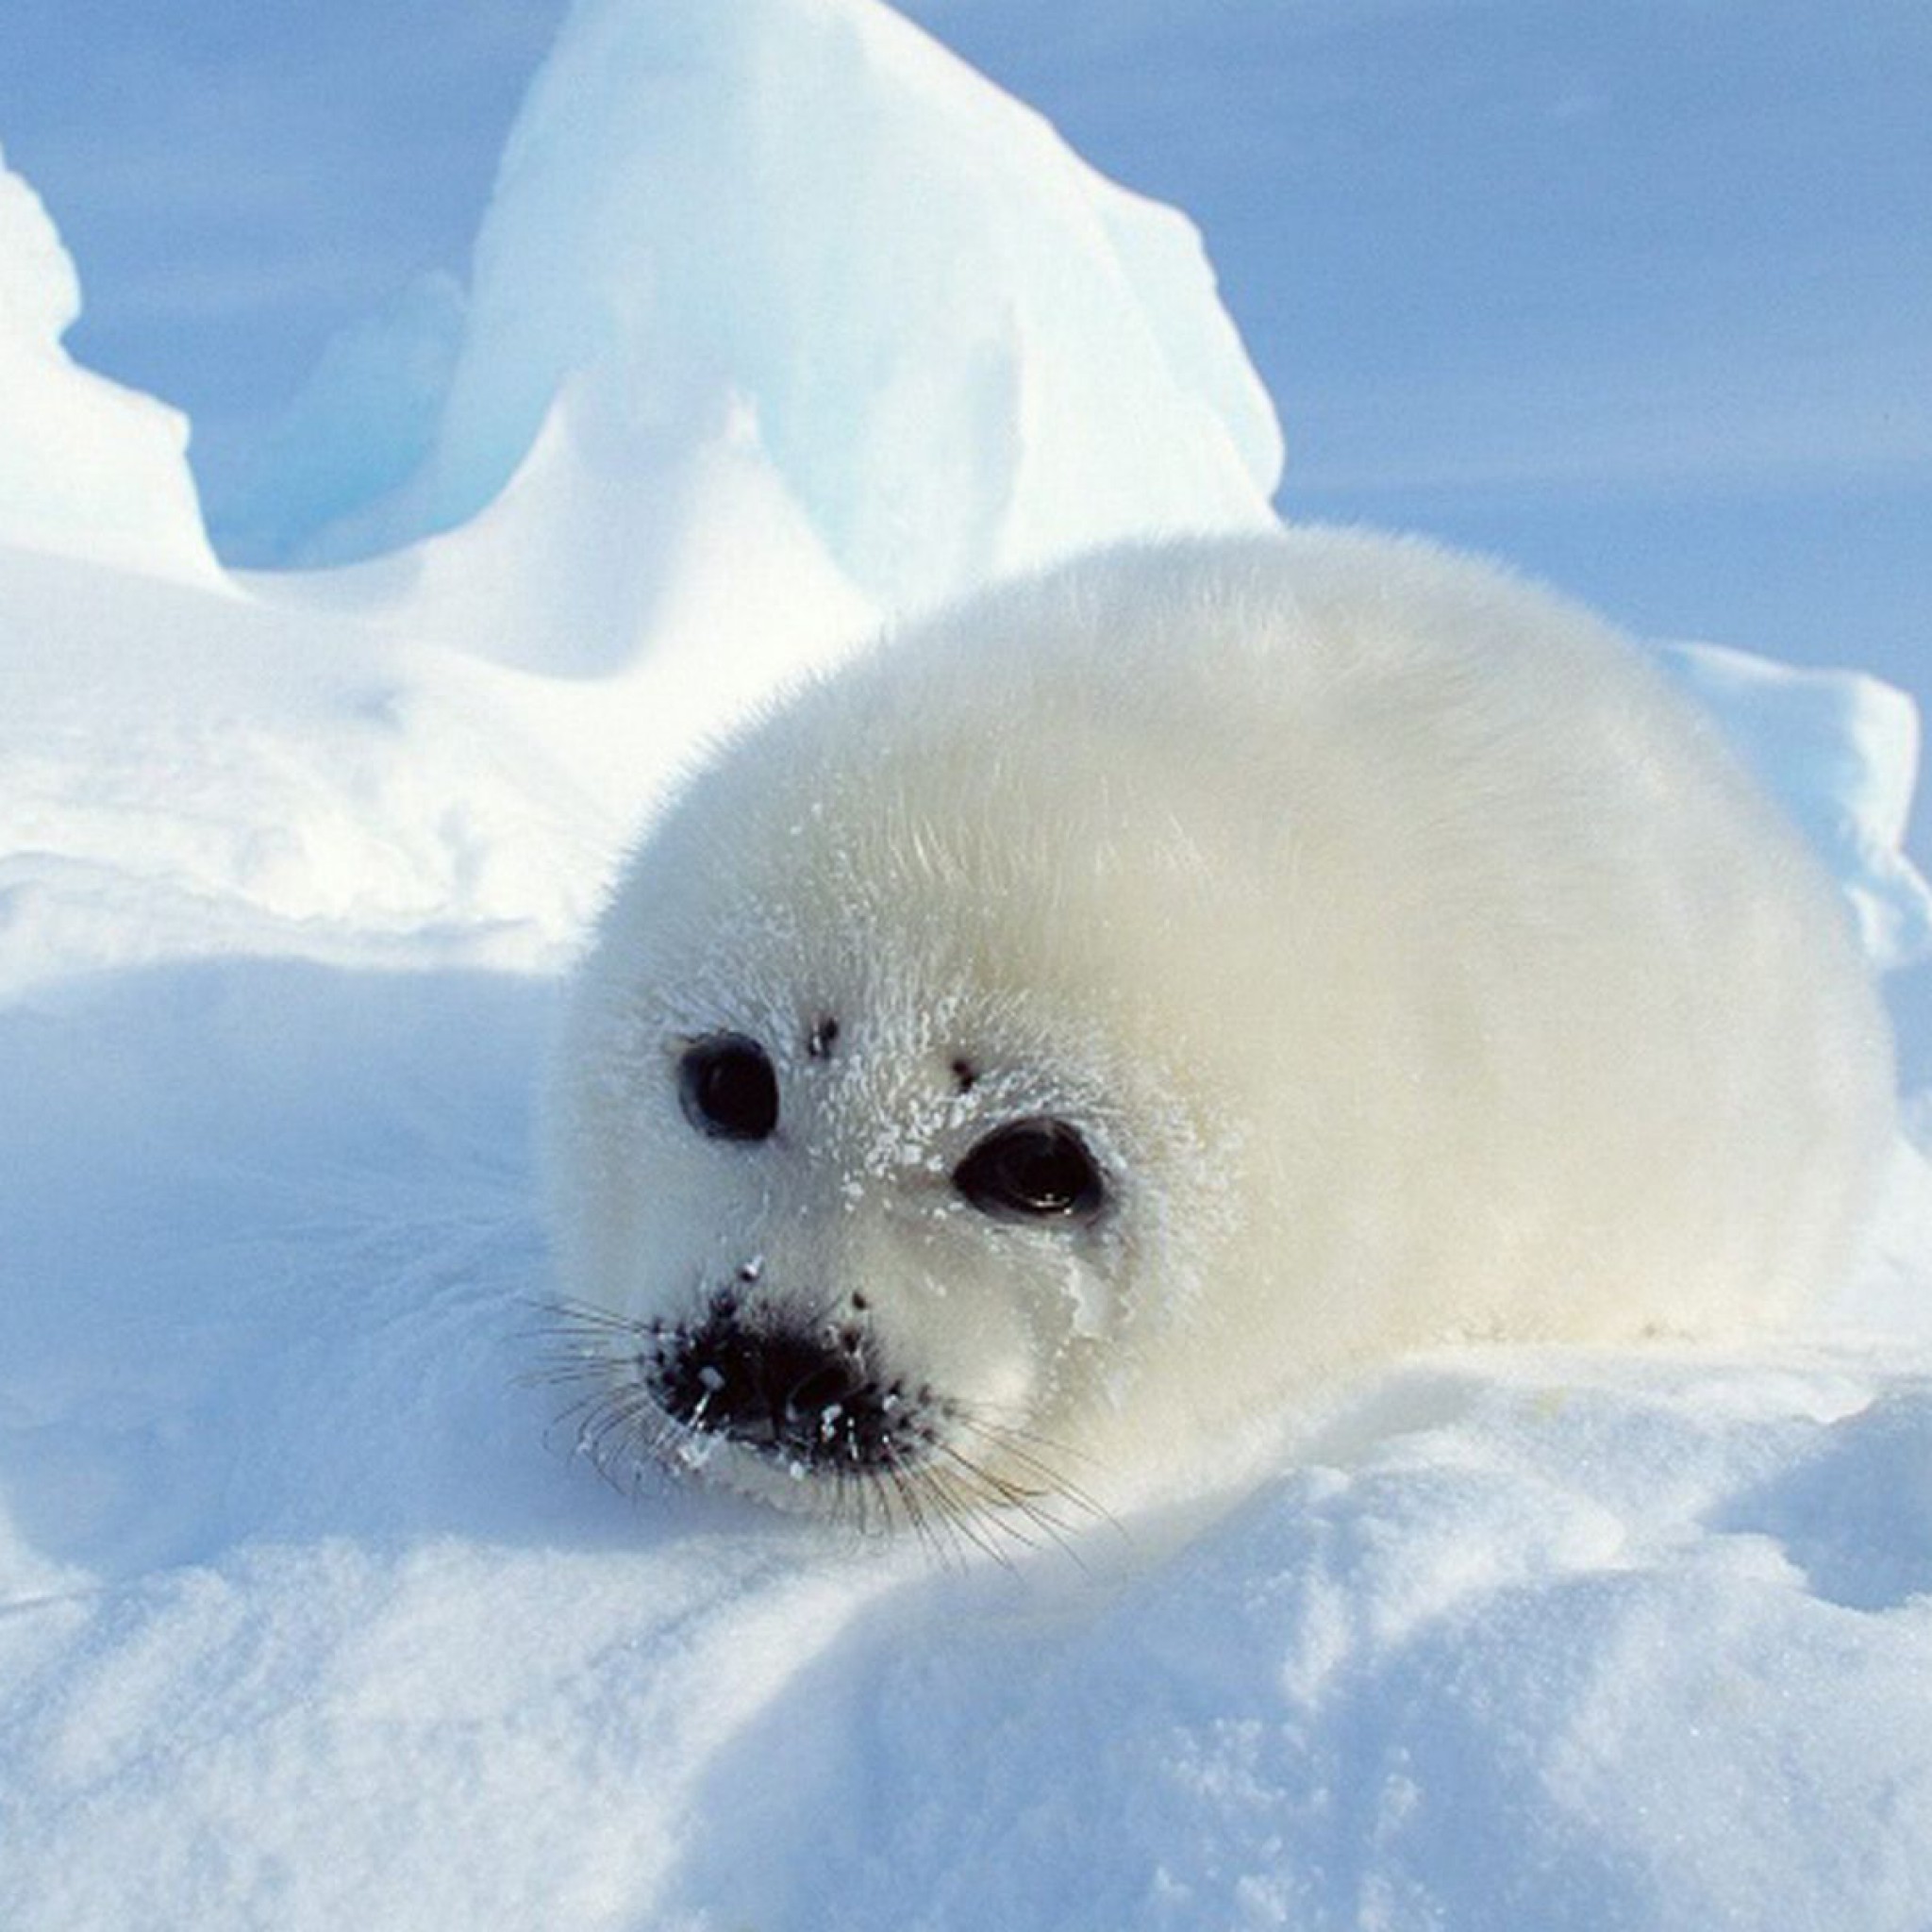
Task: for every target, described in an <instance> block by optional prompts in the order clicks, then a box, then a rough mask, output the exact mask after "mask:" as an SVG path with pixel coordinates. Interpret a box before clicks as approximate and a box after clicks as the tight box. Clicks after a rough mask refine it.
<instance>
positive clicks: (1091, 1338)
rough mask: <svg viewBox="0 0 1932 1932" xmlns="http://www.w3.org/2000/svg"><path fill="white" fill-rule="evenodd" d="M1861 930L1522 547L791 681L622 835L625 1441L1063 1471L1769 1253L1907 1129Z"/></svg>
mask: <svg viewBox="0 0 1932 1932" xmlns="http://www.w3.org/2000/svg"><path fill="white" fill-rule="evenodd" d="M1842 927H1843V922H1842V920H1841V918H1840V915H1839V913H1838V912H1837V910H1836V908H1835V907H1834V906H1833V903H1832V900H1831V895H1830V891H1829V888H1828V886H1826V885H1824V884H1823V883H1822V882H1821V881H1820V880H1819V879H1818V878H1817V877H1816V876H1815V875H1814V874H1813V873H1812V871H1811V869H1810V868H1809V866H1808V863H1807V861H1806V859H1805V858H1804V857H1803V856H1802V854H1800V853H1799V852H1798V851H1797V850H1796V849H1795V846H1794V843H1793V841H1791V840H1790V839H1789V838H1788V837H1787V836H1786V835H1785V833H1784V832H1783V830H1782V829H1781V827H1779V826H1778V825H1777V824H1775V823H1774V821H1773V820H1772V818H1771V816H1770V814H1769V813H1768V812H1767V811H1766V810H1765V809H1764V808H1762V807H1761V805H1760V804H1759V803H1758V801H1757V799H1756V797H1755V795H1753V794H1752V793H1751V791H1749V788H1748V787H1747V786H1745V785H1744V783H1743V782H1742V781H1741V780H1740V778H1739V777H1738V775H1737V774H1736V773H1735V772H1734V771H1733V770H1732V769H1731V768H1730V766H1729V765H1728V763H1727V762H1726V761H1725V760H1724V757H1723V755H1722V754H1721V753H1720V752H1718V751H1717V750H1716V749H1715V748H1714V747H1712V746H1711V745H1710V744H1709V742H1708V741H1707V737H1706V735H1705V734H1704V733H1703V732H1702V731H1701V730H1700V729H1699V728H1698V727H1697V726H1696V725H1695V724H1693V723H1692V722H1691V721H1690V720H1689V719H1687V718H1686V717H1685V716H1684V715H1683V714H1682V713H1681V712H1680V711H1679V709H1678V708H1677V707H1676V704H1675V702H1674V700H1673V699H1672V698H1671V697H1670V696H1669V695H1668V693H1666V692H1665V691H1662V690H1661V689H1660V688H1659V687H1658V686H1657V683H1656V681H1655V680H1654V678H1653V677H1652V676H1651V675H1649V674H1648V673H1647V671H1646V670H1645V669H1644V668H1643V667H1641V666H1640V665H1638V664H1636V663H1634V662H1633V661H1632V660H1631V657H1630V654H1629V653H1628V652H1627V651H1626V650H1625V649H1624V647H1623V646H1622V645H1621V643H1620V642H1619V641H1617V640H1616V639H1615V638H1614V637H1613V636H1611V635H1610V634H1608V633H1607V632H1605V631H1604V630H1603V628H1602V627H1601V626H1599V625H1596V624H1595V623H1594V622H1593V621H1592V620H1591V619H1589V618H1588V617H1587V616H1585V615H1584V614H1582V613H1580V612H1577V611H1575V610H1574V609H1572V608H1570V607H1567V606H1564V605H1561V604H1559V603H1557V601H1556V600H1554V599H1551V598H1549V597H1547V596H1545V595H1543V594H1542V593H1541V592H1537V591H1532V590H1529V589H1527V588H1525V587H1523V586H1520V585H1517V584H1516V583H1514V582H1513V581H1511V580H1508V579H1506V578H1503V577H1500V576H1499V575H1496V574H1494V573H1492V572H1491V571H1489V570H1487V569H1484V568H1482V567H1479V566H1476V565H1474V564H1471V563H1468V562H1466V561H1464V560H1461V559H1457V558H1448V557H1444V556H1443V555H1441V553H1438V552H1435V551H1432V550H1430V549H1428V548H1426V547H1425V546H1421V545H1414V544H1402V543H1396V542H1391V541H1385V540H1375V539H1371V538H1366V537H1359V536H1338V535H1334V534H1332V533H1314V534H1307V533H1304V534H1300V535H1297V536H1293V537H1282V538H1278V539H1263V540H1240V541H1225V542H1214V543H1201V544H1186V545H1177V546H1164V547H1155V548H1147V549H1139V550H1129V551H1124V552H1119V553H1114V554H1112V555H1109V556H1103V557H1099V558H1092V559H1089V560H1087V561H1086V562H1084V563H1078V564H1075V565H1074V566H1071V567H1069V568H1066V569H1064V570H1061V571H1059V572H1057V573H1053V574H1049V575H1046V576H1044V577H1042V578H1040V579H1037V580H1034V581H1031V582H1028V583H1025V584H1022V585H1019V586H1016V587H1013V588H1010V589H1008V590H1006V591H999V592H996V593H994V594H993V595H991V597H988V598H985V599H982V600H980V601H979V602H977V603H975V604H974V605H972V606H969V607H967V608H963V609H961V610H959V611H957V612H955V613H953V614H952V615H950V616H947V617H944V618H941V619H940V620H938V621H936V622H934V623H932V624H930V625H926V626H924V628H923V629H921V630H918V631H916V632H914V633H911V634H908V635H907V636H905V637H902V638H899V639H896V640H893V641H889V642H888V643H886V644H885V645H883V646H881V647H880V648H878V649H877V650H875V651H874V653H873V654H872V655H870V656H869V657H867V658H863V659H861V660H859V661H858V662H857V663H855V664H853V665H851V666H849V667H847V668H846V669H844V670H842V671H841V672H839V673H838V674H836V675H832V676H831V677H829V678H826V679H824V680H822V681H820V682H818V683H816V684H814V685H811V686H808V687H807V688H806V689H804V690H803V691H799V692H797V693H796V694H794V695H793V696H792V697H791V699H790V700H789V701H788V702H786V703H785V704H784V705H782V706H780V707H779V708H775V709H774V710H773V711H772V712H771V713H770V714H769V715H767V716H766V717H764V718H763V719H761V720H759V721H758V722H756V723H755V724H752V725H751V726H750V727H749V728H748V729H746V730H745V731H744V732H743V733H742V734H741V735H740V736H739V737H738V738H737V739H736V740H735V741H733V742H731V743H729V744H728V745H727V746H725V747H724V750H723V752H722V753H721V754H720V755H719V756H718V757H716V758H713V759H712V760H711V761H710V762H709V763H708V765H707V766H705V767H704V768H703V769H702V770H701V771H700V772H699V773H698V774H696V775H695V776H694V777H693V778H692V779H691V782H690V783H689V784H688V785H687V786H686V787H685V788H684V789H683V791H681V792H680V793H679V794H678V795H677V796H676V797H675V799H674V800H673V802H672V803H671V805H670V806H669V807H668V808H666V809H665V810H664V811H663V812H662V813H661V814H660V815H659V817H658V822H657V823H656V824H655V825H654V826H653V828H652V829H651V830H650V832H649V834H648V835H647V837H646V838H645V840H644V841H643V843H642V845H641V848H640V850H639V851H638V852H637V854H636V855H635V857H634V858H633V859H632V860H631V862H630V864H629V866H628V868H627V870H626V872H625V874H624V876H623V878H622V880H621V882H620V884H619V886H618V889H617V891H616V892H615V895H614V897H613V899H612V901H611V904H610V907H609V908H608V913H607V915H606V917H605V919H604V921H603V924H602V925H601V927H600V929H599V932H598V935H597V938H596V941H595V943H594V945H593V947H592V949H591V953H590V955H589V957H588V958H587V959H586V961H585V963H584V966H583V967H582V969H581V972H580V974H579V976H578V979H577V982H576V985H575V989H574V992H573V997H572V1001H571V1005H570V1008H569V1013H568V1019H567V1024H566V1027H565V1032H564V1040H563V1045H562V1050H561V1053H560V1055H559V1058H558V1069H557V1077H556V1080H555V1082H554V1091H553V1105H552V1107H551V1109H550V1114H551V1132H550V1152H551V1159H550V1168H551V1179H552V1192H553V1199H554V1203H555V1208H556V1215H555V1220H556V1226H557V1235H558V1259H559V1269H560V1275H561V1286H562V1291H563V1295H564V1298H565V1307H566V1308H567V1309H568V1311H569V1312H568V1314H567V1316H566V1325H567V1327H568V1330H569V1333H570V1336H571V1339H572V1341H571V1345H572V1348H573V1349H574V1351H575V1356H574V1361H573V1364H572V1366H573V1367H574V1368H575V1370H576V1371H579V1372H581V1373H582V1374H584V1375H585V1376H586V1377H587V1378H588V1388H587V1391H586V1405H587V1406H586V1410H585V1416H586V1421H585V1440H586V1441H587V1442H588V1443H589V1444H590V1445H591V1447H592V1448H593V1449H595V1450H596V1451H597V1453H598V1454H599V1455H600V1457H603V1458H604V1459H605V1460H606V1461H607V1463H620V1464H621V1463H623V1462H625V1461H626V1460H628V1459H630V1458H633V1457H635V1458H637V1459H638V1460H640V1461H648V1460H651V1459H654V1458H656V1459H661V1460H665V1461H669V1462H670V1463H672V1464H674V1465H685V1466H689V1467H693V1468H701V1469H702V1470H703V1471H704V1472H705V1473H706V1474H708V1475H709V1476H712V1477H716V1478H719V1479H722V1480H724V1481H725V1482H728V1483H729V1484H731V1485H733V1486H735V1487H737V1488H739V1489H741V1490H745V1491H751V1492H753V1493H755V1494H758V1495H760V1496H764V1497H768V1498H770V1499H773V1500H774V1501H777V1502H780V1503H784V1504H788V1505H795V1506H799V1507H808V1508H811V1509H815V1510H819V1511H822V1512H824V1513H829V1514H834V1515H840V1516H843V1517H845V1518H848V1519H850V1520H852V1521H855V1522H858V1523H860V1524H887V1523H896V1522H911V1523H913V1524H920V1523H925V1524H960V1525H962V1526H967V1527H973V1526H976V1525H977V1524H979V1523H980V1522H981V1521H983V1520H985V1519H986V1518H987V1517H988V1514H989V1512H991V1513H993V1514H995V1515H996V1514H997V1513H998V1512H999V1511H1000V1510H1001V1508H1002V1507H1003V1506H1010V1508H1011V1509H1014V1510H1017V1511H1018V1512H1019V1515H1020V1521H1021V1525H1022V1527H1024V1517H1025V1515H1026V1513H1027V1512H1036V1513H1037V1514H1039V1515H1040V1516H1041V1518H1042V1519H1044V1520H1047V1521H1052V1520H1055V1519H1056V1517H1057V1515H1058V1509H1059V1507H1060V1503H1061V1502H1062V1501H1063V1500H1064V1499H1065V1498H1067V1497H1068V1496H1069V1495H1071V1494H1073V1493H1074V1492H1075V1491H1078V1490H1079V1489H1081V1488H1082V1487H1086V1488H1094V1487H1098V1488H1100V1489H1102V1490H1103V1491H1106V1492H1107V1493H1108V1499H1109V1500H1113V1499H1114V1498H1115V1497H1117V1496H1119V1495H1121V1494H1123V1493H1125V1492H1127V1491H1131V1490H1132V1488H1133V1486H1134V1483H1135V1482H1136V1480H1138V1479H1141V1478H1146V1477H1150V1476H1153V1475H1157V1474H1158V1473H1159V1472H1160V1471H1162V1470H1163V1469H1165V1468H1168V1467H1172V1466H1180V1465H1184V1464H1186V1463H1187V1462H1189V1461H1190V1460H1191V1459H1196V1458H1199V1457H1202V1456H1204V1455H1205V1456H1207V1457H1209V1458H1210V1459H1211V1458H1212V1457H1216V1456H1219V1455H1222V1454H1223V1453H1224V1450H1225V1448H1226V1446H1227V1445H1228V1444H1229V1443H1230V1442H1231V1441H1232V1440H1233V1439H1234V1437H1235V1436H1236V1434H1237V1433H1238V1432H1239V1431H1240V1430H1241V1429H1242V1428H1244V1427H1247V1426H1249V1425H1255V1424H1263V1423H1265V1422H1266V1421H1267V1420H1268V1419H1270V1418H1272V1417H1275V1416H1278V1415H1279V1414H1280V1413H1281V1412H1282V1410H1283V1408H1284V1407H1285V1406H1286V1404H1287V1403H1288V1401H1289V1399H1290V1398H1291V1395H1292V1394H1293V1393H1294V1392H1295V1391H1305V1390H1307V1389H1308V1388H1309V1387H1311V1386H1314V1385H1317V1384H1320V1383H1321V1382H1323V1381H1324V1380H1332V1379H1333V1378H1334V1377H1335V1376H1336V1374H1338V1372H1340V1371H1341V1370H1343V1369H1345V1368H1346V1367H1348V1366H1349V1365H1351V1364H1354V1363H1356V1362H1358V1361H1361V1360H1363V1359H1366V1358H1370V1357H1374V1356H1375V1355H1378V1354H1381V1353H1386V1352H1388V1351H1389V1350H1391V1349H1392V1348H1394V1347H1396V1346H1399V1345H1402V1344H1404V1343H1407V1342H1411V1341H1422V1340H1434V1339H1441V1338H1444V1337H1449V1336H1456V1335H1463V1334H1470V1333H1476V1334H1484V1335H1492V1334H1499V1333H1501V1334H1530V1335H1566V1336H1568V1335H1588V1334H1601V1333H1617V1332H1630V1331H1634V1330H1635V1329H1637V1328H1639V1327H1641V1326H1643V1325H1645V1324H1656V1323H1658V1322H1669V1323H1673V1324H1676V1323H1679V1322H1687V1323H1688V1322H1694V1321H1697V1320H1700V1319H1707V1318H1708V1317H1710V1316H1712V1315H1714V1314H1720V1313H1734V1312H1736V1311H1737V1310H1738V1309H1739V1308H1740V1307H1741V1306H1744V1305H1747V1304H1750V1303H1752V1302H1754V1301H1757V1300H1774V1299H1776V1298H1777V1296H1778V1295H1779V1294H1780V1293H1781V1292H1783V1291H1790V1290H1792V1289H1795V1288H1798V1287H1802V1286H1804V1285H1806V1284H1807V1283H1808V1282H1809V1281H1811V1280H1813V1279H1815V1277H1816V1275H1817V1274H1818V1273H1819V1272H1820V1271H1821V1270H1822V1269H1823V1268H1824V1267H1826V1266H1828V1265H1829V1264H1830V1261H1831V1258H1832V1257H1834V1256H1835V1255H1836V1254H1837V1252H1838V1250H1839V1245H1840V1241H1841V1238H1842V1236H1843V1233H1844V1229H1845V1226H1846V1224H1847V1220H1848V1217H1849V1216H1850V1214H1851V1212H1852V1211H1853V1208H1854V1207H1855V1205H1856V1197H1857V1192H1858V1189H1859V1187H1860V1185H1861V1183H1862V1177H1863V1175H1864V1174H1865V1173H1866V1171H1867V1170H1868V1169H1869V1167H1870V1165H1871V1162H1872V1159H1873V1158H1874V1149H1875V1148H1876V1147H1877V1146H1878V1145H1879V1144H1881V1143H1882V1140H1883V1133H1884V1120H1885V1100H1884V1094H1885V1091H1886V1060H1885V1048H1884V1036H1883V1029H1882V1026H1881V1025H1880V1024H1879V1023H1878V1021H1877V1019H1876V1013H1875V1008H1874V1005H1873V1002H1872V999H1871V995H1870V993H1869V991H1867V990H1866V988H1865V987H1864V984H1863V981H1862V977H1861V974H1860V973H1859V970H1858V966H1857V960H1856V958H1855V957H1854V955H1853V951H1852V948H1851V946H1850V944H1849V941H1847V939H1846V937H1845V934H1844V931H1843V929H1842ZM1123 1485H1124V1489H1123V1487H1122V1486H1123Z"/></svg>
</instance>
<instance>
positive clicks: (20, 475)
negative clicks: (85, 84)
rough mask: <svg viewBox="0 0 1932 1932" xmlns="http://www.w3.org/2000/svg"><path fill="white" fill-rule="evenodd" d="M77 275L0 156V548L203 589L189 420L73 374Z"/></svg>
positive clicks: (210, 561) (38, 206)
mask: <svg viewBox="0 0 1932 1932" xmlns="http://www.w3.org/2000/svg"><path fill="white" fill-rule="evenodd" d="M79 314H80V278H79V276H78V275H76V274H75V268H74V262H73V259H72V258H71V257H70V256H69V255H68V253H67V250H66V249H65V248H64V247H63V246H62V245H61V242H60V237H59V235H58V232H57V231H56V229H55V226H54V224H53V222H52V220H51V219H50V218H49V217H48V214H47V211H46V209H45V208H43V207H42V203H41V199H40V196H39V195H37V194H36V193H35V192H34V191H33V190H32V189H31V188H29V187H28V186H27V184H26V183H25V181H24V180H22V179H21V177H20V176H19V175H16V174H14V173H12V172H11V171H10V170H9V169H8V166H7V163H6V157H5V155H4V153H0V543H11V544H13V545H15V546H17V547H19V548H21V549H25V550H39V551H45V552H52V553H55V554H57V555H60V556H66V557H78V558H94V559H96V560H98V561H100V562H103V563H109V564H114V565H118V566H120V567H122V568H124V569H130V570H138V571H142V572H143V573H146V574H148V575H154V576H162V577H175V578H185V579H188V580H189V581H191V582H201V583H213V582H216V581H218V580H219V577H220V570H219V568H218V566H217V565H216V563H215V558H214V553H213V551H212V550H211V549H210V548H209V547H208V537H207V534H206V532H205V531H204V529H203V527H202V518H201V507H200V502H199V499H198V498H197V497H196V495H195V490H194V482H193V479H192V476H191V475H190V474H189V470H188V421H187V418H186V417H184V416H182V415H181V414H180V413H179V412H178V411H176V410H175V409H171V408H168V407H167V406H166V405H165V404H163V403H159V402H158V401H156V400H155V398H154V397H152V396H146V395H142V394H140V393H138V392H137V391H133V390H128V389H124V388H122V387H121V385H120V384H119V383H114V382H109V381H108V379H107V378H106V377H105V376H100V375H94V374H92V372H91V371H89V370H86V369H83V368H81V367H79V366H78V365H77V364H76V363H75V361H74V360H73V358H71V357H69V355H68V354H67V351H66V350H65V349H64V348H63V347H62V346H61V340H60V339H61V337H62V336H64V335H65V334H66V332H67V331H68V329H69V328H71V327H72V326H73V325H74V323H75V320H76V319H77V318H78V317H79Z"/></svg>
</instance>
